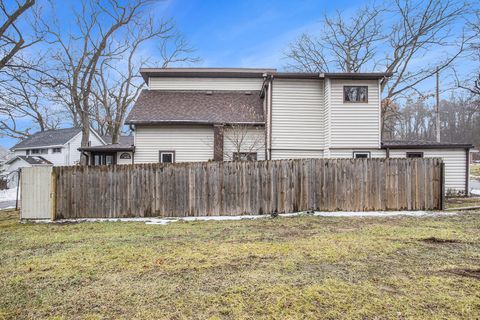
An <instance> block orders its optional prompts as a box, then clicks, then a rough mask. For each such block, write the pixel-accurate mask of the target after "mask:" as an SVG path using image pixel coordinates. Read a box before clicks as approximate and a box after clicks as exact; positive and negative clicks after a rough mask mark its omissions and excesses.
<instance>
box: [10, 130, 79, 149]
mask: <svg viewBox="0 0 480 320" xmlns="http://www.w3.org/2000/svg"><path fill="white" fill-rule="evenodd" d="M81 131H82V129H80V128H66V129H55V130H46V131H40V132H37V133H35V134H33V135H31V136H30V137H28V138H26V139H25V140H22V141H20V142H19V143H17V144H16V145H14V146H13V147H12V150H16V149H27V148H38V147H50V146H61V145H64V144H65V143H67V142H68V141H70V140H71V139H72V138H73V137H75V136H76V135H77V134H79V133H80V132H81Z"/></svg>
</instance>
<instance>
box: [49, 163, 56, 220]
mask: <svg viewBox="0 0 480 320" xmlns="http://www.w3.org/2000/svg"><path fill="white" fill-rule="evenodd" d="M51 179H52V180H51V184H50V198H51V201H52V205H51V211H50V219H52V221H53V220H55V219H56V218H57V172H56V170H55V168H52V175H51Z"/></svg>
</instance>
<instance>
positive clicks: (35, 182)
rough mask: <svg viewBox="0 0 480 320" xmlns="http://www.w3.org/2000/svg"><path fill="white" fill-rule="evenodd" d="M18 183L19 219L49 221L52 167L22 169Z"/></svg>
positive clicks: (51, 206) (50, 215)
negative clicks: (19, 182) (19, 197)
mask: <svg viewBox="0 0 480 320" xmlns="http://www.w3.org/2000/svg"><path fill="white" fill-rule="evenodd" d="M20 181H21V186H20V189H21V190H22V191H21V193H20V196H21V211H20V212H21V218H22V219H51V218H52V213H53V205H54V201H53V199H54V197H52V195H51V193H52V191H53V190H52V167H32V168H24V169H22V177H21V179H20Z"/></svg>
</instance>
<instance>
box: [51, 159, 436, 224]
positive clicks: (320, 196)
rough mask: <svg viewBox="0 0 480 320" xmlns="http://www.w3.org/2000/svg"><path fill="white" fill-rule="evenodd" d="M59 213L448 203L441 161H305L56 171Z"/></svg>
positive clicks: (199, 212)
mask: <svg viewBox="0 0 480 320" xmlns="http://www.w3.org/2000/svg"><path fill="white" fill-rule="evenodd" d="M53 175H54V183H53V184H52V185H53V186H54V188H55V191H54V193H55V197H56V202H55V208H54V209H53V210H54V213H55V215H54V217H55V218H56V219H61V218H95V217H99V218H100V217H101V218H110V217H153V216H161V217H173V216H210V215H242V214H270V213H283V212H295V211H306V210H321V211H336V210H342V211H365V210H424V209H441V208H442V205H443V163H442V161H441V160H440V159H341V160H340V159H304V160H278V161H248V162H208V163H185V164H182V163H179V164H135V165H117V166H74V167H56V168H54V169H53Z"/></svg>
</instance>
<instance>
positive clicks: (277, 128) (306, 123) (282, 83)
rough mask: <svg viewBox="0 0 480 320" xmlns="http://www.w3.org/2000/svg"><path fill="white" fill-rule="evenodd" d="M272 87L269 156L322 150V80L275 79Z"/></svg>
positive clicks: (285, 155) (307, 155)
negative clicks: (270, 152) (270, 149)
mask: <svg viewBox="0 0 480 320" xmlns="http://www.w3.org/2000/svg"><path fill="white" fill-rule="evenodd" d="M272 88H273V91H272V159H273V158H274V157H275V158H278V157H282V158H283V157H286V158H299V157H309V156H311V155H312V154H320V153H322V151H323V148H324V117H323V113H324V88H323V80H283V79H280V80H279V79H276V80H274V81H273V87H272ZM289 150H290V151H289Z"/></svg>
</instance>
